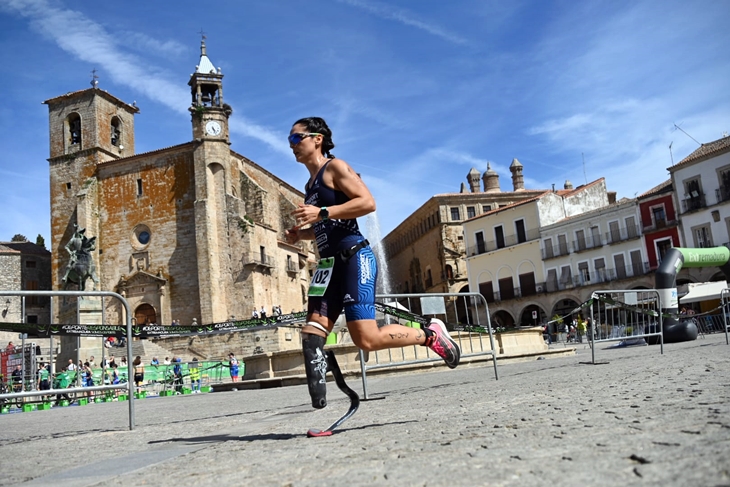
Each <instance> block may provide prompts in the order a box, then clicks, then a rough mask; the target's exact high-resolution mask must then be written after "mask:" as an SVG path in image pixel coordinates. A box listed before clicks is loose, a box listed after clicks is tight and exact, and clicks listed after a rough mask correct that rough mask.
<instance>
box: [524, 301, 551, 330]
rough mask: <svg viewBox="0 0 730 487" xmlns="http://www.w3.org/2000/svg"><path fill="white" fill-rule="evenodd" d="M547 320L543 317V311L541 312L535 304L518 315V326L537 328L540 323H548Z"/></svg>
mask: <svg viewBox="0 0 730 487" xmlns="http://www.w3.org/2000/svg"><path fill="white" fill-rule="evenodd" d="M533 312H534V313H535V315H534V316H535V318H533ZM547 318H548V317H547V316H545V311H543V310H542V308H540V307H539V306H538V305H536V304H531V305H529V306H526V307H525V309H523V310H522V314H521V315H520V326H539V325H540V323H543V322H545V321H548V319H547Z"/></svg>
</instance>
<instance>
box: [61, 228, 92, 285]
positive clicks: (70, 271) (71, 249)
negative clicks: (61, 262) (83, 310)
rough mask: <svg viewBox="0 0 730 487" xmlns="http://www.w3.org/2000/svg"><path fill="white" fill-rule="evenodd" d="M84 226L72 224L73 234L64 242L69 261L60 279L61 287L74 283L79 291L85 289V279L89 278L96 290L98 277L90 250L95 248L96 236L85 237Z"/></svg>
mask: <svg viewBox="0 0 730 487" xmlns="http://www.w3.org/2000/svg"><path fill="white" fill-rule="evenodd" d="M85 233H86V229H85V228H79V226H78V225H76V224H74V234H73V236H72V237H71V239H70V240H69V241H68V243H67V244H66V247H65V248H66V252H68V253H69V261H68V265H67V266H66V274H64V276H63V278H61V281H62V282H63V289H64V290H66V289H68V286H69V284H76V285H77V286H78V287H79V291H85V290H86V280H87V279H88V278H91V280H92V282H93V286H94V290H96V285H97V284H99V278H98V277H97V276H96V265H94V259H93V258H92V256H91V252H92V251H93V250H95V249H96V237H91V238H87V237H86V235H85Z"/></svg>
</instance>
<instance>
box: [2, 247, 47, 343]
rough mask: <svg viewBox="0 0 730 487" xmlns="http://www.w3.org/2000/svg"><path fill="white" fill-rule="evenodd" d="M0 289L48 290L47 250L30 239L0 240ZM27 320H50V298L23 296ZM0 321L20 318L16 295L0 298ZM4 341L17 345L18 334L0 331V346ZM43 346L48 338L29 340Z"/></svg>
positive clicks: (12, 320) (20, 301)
mask: <svg viewBox="0 0 730 487" xmlns="http://www.w3.org/2000/svg"><path fill="white" fill-rule="evenodd" d="M0 289H2V290H7V291H16V290H17V291H20V290H22V291H36V290H50V289H51V253H50V252H49V251H48V250H46V249H45V248H43V247H41V246H39V245H36V244H34V243H31V242H0ZM24 304H25V321H26V322H27V323H40V324H48V323H50V318H51V315H50V299H49V298H47V297H32V296H27V297H26V298H25V303H24ZM0 320H2V321H7V322H11V323H12V322H21V321H23V302H22V300H21V297H20V296H7V297H5V296H3V297H0ZM8 341H13V342H14V343H15V344H16V345H19V344H20V340H19V339H18V334H17V333H14V332H0V347H4V346H5V345H6V344H7V342H8ZM33 342H35V343H37V344H40V345H41V346H42V347H47V346H48V345H47V342H48V340H47V339H45V340H38V339H33Z"/></svg>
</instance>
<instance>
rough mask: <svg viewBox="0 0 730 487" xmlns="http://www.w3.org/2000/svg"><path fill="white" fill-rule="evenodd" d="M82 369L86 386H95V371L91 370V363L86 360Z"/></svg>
mask: <svg viewBox="0 0 730 487" xmlns="http://www.w3.org/2000/svg"><path fill="white" fill-rule="evenodd" d="M81 370H82V374H83V375H82V381H83V385H84V386H85V387H94V371H93V370H91V364H90V363H89V362H84V364H83V369H81Z"/></svg>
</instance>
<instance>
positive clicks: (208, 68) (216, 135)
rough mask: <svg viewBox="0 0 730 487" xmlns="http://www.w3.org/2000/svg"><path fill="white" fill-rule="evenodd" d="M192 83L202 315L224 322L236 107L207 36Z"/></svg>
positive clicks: (211, 319) (191, 79)
mask: <svg viewBox="0 0 730 487" xmlns="http://www.w3.org/2000/svg"><path fill="white" fill-rule="evenodd" d="M188 85H189V86H190V93H191V95H192V104H191V106H190V113H191V114H192V124H193V139H194V140H195V142H196V147H195V149H194V152H193V161H194V162H193V164H194V168H195V242H196V250H197V258H198V285H199V289H200V292H199V300H200V317H201V319H202V320H203V323H218V322H221V321H225V320H227V319H228V316H227V315H226V309H228V305H227V302H226V292H225V285H226V283H225V276H226V269H228V267H229V266H230V263H229V261H228V256H229V255H230V248H229V243H228V228H227V219H226V215H227V209H228V200H229V196H228V195H229V194H230V193H231V190H230V188H231V185H232V184H233V183H232V172H233V169H232V168H231V165H232V162H231V149H230V141H229V134H228V117H229V116H230V115H231V108H230V106H228V105H227V104H225V103H223V74H221V70H220V69H216V68H215V67H214V66H213V63H212V62H211V61H210V59H209V58H208V54H207V53H206V48H205V36H203V39H202V40H201V42H200V62H199V63H198V65H197V66H196V67H195V72H194V73H193V74H192V75H190V81H189V82H188Z"/></svg>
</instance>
